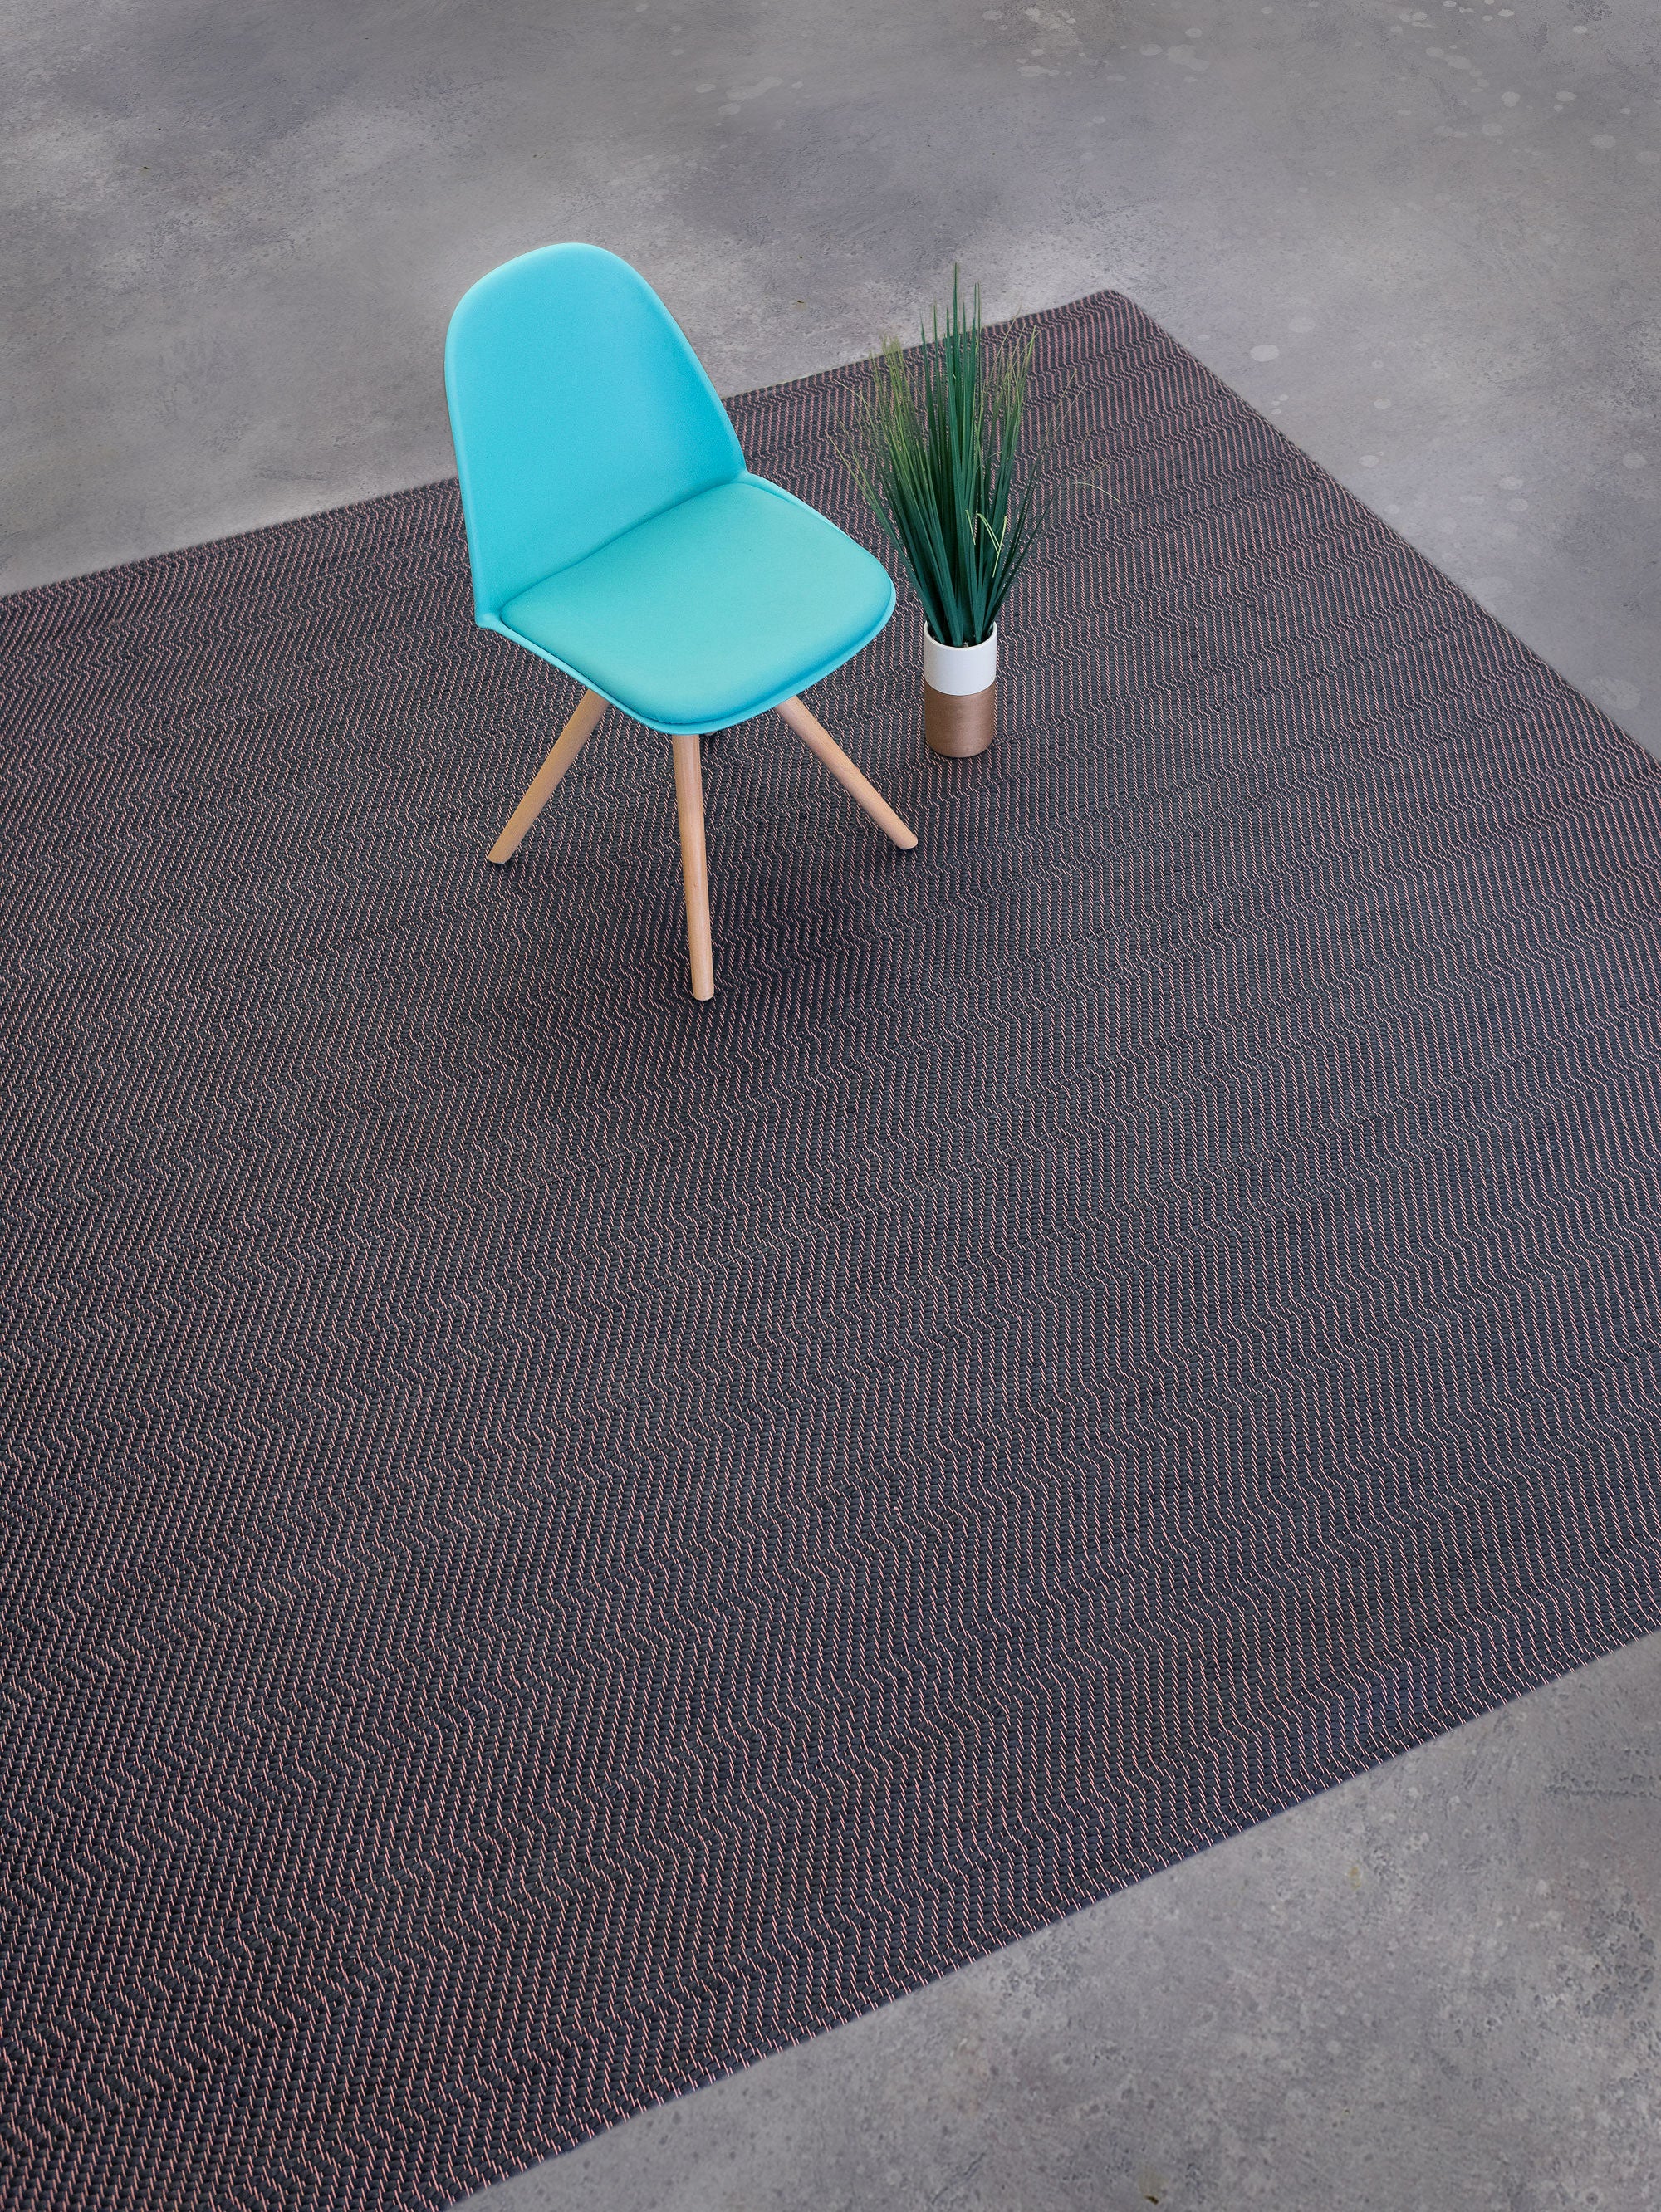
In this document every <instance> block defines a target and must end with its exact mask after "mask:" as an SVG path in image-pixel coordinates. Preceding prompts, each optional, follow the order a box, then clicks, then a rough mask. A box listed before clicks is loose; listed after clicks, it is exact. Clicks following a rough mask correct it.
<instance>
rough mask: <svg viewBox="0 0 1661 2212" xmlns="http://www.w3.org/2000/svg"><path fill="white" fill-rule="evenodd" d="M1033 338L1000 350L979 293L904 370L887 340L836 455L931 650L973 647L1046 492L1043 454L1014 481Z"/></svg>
mask: <svg viewBox="0 0 1661 2212" xmlns="http://www.w3.org/2000/svg"><path fill="white" fill-rule="evenodd" d="M1033 343H1034V342H1033V340H1032V338H1031V337H1028V338H1027V339H1026V340H1025V343H1003V344H1000V343H998V342H997V341H996V340H995V339H993V338H991V337H988V336H987V334H986V332H985V331H983V328H982V326H981V290H980V286H979V285H978V284H977V286H976V287H975V289H974V294H973V301H972V305H970V306H968V307H965V304H964V299H963V295H962V291H961V288H960V286H959V283H958V271H957V269H956V267H955V266H954V267H953V269H952V307H951V312H950V313H949V315H948V316H947V318H946V327H945V329H944V330H942V329H941V327H940V309H939V307H938V306H937V307H935V309H934V331H933V334H932V336H931V334H930V331H929V330H928V327H927V325H925V327H924V329H923V331H922V349H921V350H920V352H919V353H918V354H917V355H916V356H914V358H913V359H912V360H910V361H908V360H907V358H906V356H905V354H904V351H903V350H902V349H901V347H900V345H899V343H898V341H897V339H894V338H888V339H885V341H884V343H883V345H882V349H881V350H880V352H879V353H877V354H876V355H874V356H873V358H872V362H871V384H870V387H869V389H868V390H867V392H865V393H864V394H862V395H861V399H860V401H859V402H858V404H857V408H856V411H855V419H854V422H853V426H852V430H851V433H850V435H849V437H848V438H847V440H846V441H845V443H844V453H845V455H846V458H847V460H848V463H849V467H850V468H851V470H852V471H853V474H854V477H855V480H856V482H857V483H858V484H859V487H860V489H861V492H862V493H863V494H864V495H865V497H866V499H867V501H868V502H869V504H870V507H871V510H872V512H873V514H874V515H875V516H876V518H877V520H878V521H879V523H880V524H881V526H882V527H883V529H884V531H885V533H886V534H887V536H888V537H889V538H891V540H892V541H893V544H894V545H895V546H896V548H897V550H898V551H899V553H900V554H901V556H902V557H903V558H904V562H905V565H906V568H907V569H908V571H909V572H910V577H911V581H912V584H913V586H914V587H915V588H916V594H917V597H918V599H920V600H921V601H922V611H923V617H924V619H925V621H926V622H927V623H928V627H929V629H931V630H932V631H933V633H934V636H935V638H936V640H937V641H939V642H940V644H941V645H958V646H963V645H978V644H980V643H981V641H982V640H983V639H984V638H987V637H989V636H990V635H991V634H992V626H993V624H994V623H995V622H996V621H997V619H998V610H999V608H1000V607H1001V606H1002V605H1003V603H1004V600H1005V599H1007V597H1008V595H1009V592H1010V589H1011V587H1012V586H1013V584H1014V582H1015V581H1016V579H1017V578H1018V577H1019V574H1020V573H1021V570H1022V569H1023V568H1025V565H1026V562H1027V559H1028V557H1029V556H1030V555H1031V551H1032V548H1033V544H1034V543H1035V541H1036V539H1037V536H1038V533H1039V532H1040V530H1041V529H1042V527H1043V524H1044V522H1045V520H1047V519H1048V516H1049V513H1050V506H1051V504H1052V500H1053V491H1052V488H1051V487H1050V483H1049V482H1048V480H1047V472H1046V469H1045V465H1044V464H1045V462H1046V460H1047V459H1048V450H1049V449H1048V446H1047V444H1046V445H1045V446H1043V447H1040V448H1039V450H1038V451H1037V453H1036V454H1035V455H1034V456H1033V458H1032V460H1031V464H1030V465H1028V466H1027V467H1026V468H1025V471H1022V472H1021V473H1020V475H1019V480H1018V475H1017V459H1018V454H1019V447H1020V442H1021V430H1022V426H1023V423H1024V422H1025V417H1026V406H1027V397H1028V392H1029V389H1030V385H1031V373H1032V349H1033Z"/></svg>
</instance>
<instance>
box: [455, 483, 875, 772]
mask: <svg viewBox="0 0 1661 2212" xmlns="http://www.w3.org/2000/svg"><path fill="white" fill-rule="evenodd" d="M893 605H894V586H893V585H892V583H891V581H890V580H889V576H888V572H887V570H886V569H885V568H884V567H883V566H882V564H881V562H879V561H875V560H873V558H872V556H870V554H868V553H867V552H866V550H864V548H863V547H862V546H860V545H856V544H855V543H854V541H853V539H852V538H849V537H848V536H846V535H845V534H844V533H843V532H842V531H840V530H838V529H837V526H836V525H835V523H833V522H827V521H826V520H825V519H824V516H823V515H822V514H818V513H815V512H814V511H813V509H812V507H804V506H803V505H802V503H801V501H800V500H797V499H793V498H792V497H791V496H790V495H789V493H788V492H786V491H782V490H781V489H779V487H778V486H777V485H776V484H771V483H767V482H766V481H765V480H764V478H762V477H752V476H749V475H745V476H742V477H738V478H736V479H735V480H733V481H732V482H730V483H722V484H717V485H716V486H715V488H714V489H712V490H709V491H704V492H699V493H697V494H696V495H694V496H693V497H692V498H691V499H687V500H683V501H681V503H680V505H679V506H678V507H670V508H669V509H668V511H667V512H666V513H662V514H655V515H654V516H652V518H651V519H650V520H649V521H646V522H642V523H638V524H636V526H635V527H634V528H633V529H632V530H626V531H624V533H623V534H622V536H621V537H619V538H612V539H611V540H610V542H609V543H608V544H605V545H602V546H600V547H599V550H598V551H596V552H593V553H590V554H589V555H588V556H587V558H586V559H584V560H581V561H577V562H573V563H572V564H571V566H570V567H569V568H562V569H560V570H558V571H557V574H554V575H551V576H545V577H544V578H543V580H542V581H541V582H540V583H538V584H532V586H531V587H530V589H529V590H528V591H526V592H520V593H519V595H518V597H517V598H515V599H510V600H508V603H507V605H505V606H503V607H502V610H501V612H500V614H499V616H498V620H499V621H500V622H501V623H502V627H503V628H504V629H506V630H508V632H509V633H510V634H511V635H513V636H514V637H517V638H518V639H519V640H520V641H521V642H523V643H524V644H526V645H528V646H530V647H532V649H533V650H535V651H536V652H538V653H543V654H545V656H546V657H547V658H548V659H551V660H553V661H557V663H558V665H560V666H561V667H562V668H564V669H566V670H568V671H569V673H570V674H571V675H573V676H575V677H576V678H578V679H579V681H580V682H581V683H583V684H587V686H588V687H589V688H590V690H595V691H598V692H599V693H600V694H601V695H602V696H604V697H605V698H607V699H610V700H611V702H613V704H615V705H617V706H618V707H621V708H623V710H624V713H625V714H632V715H633V716H634V718H635V720H636V721H640V722H644V723H646V724H647V725H648V726H649V727H651V728H653V729H657V730H666V731H669V732H691V731H700V732H702V731H707V730H721V729H726V728H727V727H728V726H730V725H731V724H733V723H734V722H742V721H745V720H748V719H749V717H750V716H751V715H752V714H762V713H764V712H765V711H766V709H767V708H770V707H776V706H777V704H778V703H779V702H780V701H781V700H782V699H788V698H789V697H791V696H792V695H793V694H794V693H795V692H798V691H801V690H806V687H807V686H808V685H809V684H814V683H817V682H818V679H819V678H821V677H822V676H826V675H829V674H830V672H831V670H832V669H834V668H837V667H839V666H840V665H841V664H842V663H843V661H844V660H846V659H849V656H850V654H853V653H857V652H858V651H859V649H860V647H861V646H862V645H864V644H866V643H867V641H869V640H870V639H872V638H873V637H874V636H875V635H876V634H877V632H878V631H879V629H881V628H882V626H883V624H884V623H885V622H886V621H887V620H888V617H889V615H890V614H891V612H892V611H893Z"/></svg>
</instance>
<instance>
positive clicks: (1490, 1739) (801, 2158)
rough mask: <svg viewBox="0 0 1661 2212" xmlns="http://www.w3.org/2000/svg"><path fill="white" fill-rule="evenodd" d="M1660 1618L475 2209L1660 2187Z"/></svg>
mask: <svg viewBox="0 0 1661 2212" xmlns="http://www.w3.org/2000/svg"><path fill="white" fill-rule="evenodd" d="M1658 1814H1661V1637H1652V1638H1649V1639H1648V1640H1647V1641H1646V1642H1645V1643H1643V1644H1636V1645H1634V1646H1633V1647H1631V1648H1630V1649H1629V1650H1626V1651H1622V1652H1618V1653H1616V1654H1615V1656H1613V1657H1612V1658H1609V1659H1605V1660H1603V1661H1600V1662H1598V1664H1597V1665H1596V1666H1595V1667H1590V1668H1584V1669H1582V1670H1581V1671H1580V1672H1579V1674H1573V1675H1571V1676H1569V1677H1568V1678H1567V1680H1564V1681H1561V1682H1558V1683H1554V1684H1553V1685H1552V1686H1550V1687H1549V1688H1547V1689H1544V1690H1540V1691H1536V1692H1535V1693H1534V1694H1533V1695H1532V1696H1530V1697H1528V1698H1524V1699H1518V1701H1517V1702H1516V1703H1515V1704H1513V1705H1508V1706H1506V1708H1505V1709H1504V1710H1503V1711H1500V1712H1498V1713H1494V1714H1492V1715H1490V1716H1489V1717H1488V1718H1487V1719H1484V1720H1480V1721H1475V1722H1473V1723H1471V1724H1470V1725H1469V1727H1467V1728H1463V1729H1456V1730H1455V1731H1454V1733H1453V1734H1451V1735H1445V1736H1442V1737H1440V1738H1439V1739H1438V1741H1435V1742H1434V1743H1431V1744H1427V1745H1426V1746H1425V1747H1423V1748H1422V1749H1421V1750H1419V1751H1416V1752H1413V1753H1409V1756H1408V1757H1407V1758H1405V1759H1396V1760H1394V1761H1393V1762H1392V1763H1391V1764H1390V1765H1388V1766H1384V1767H1380V1768H1378V1769H1377V1770H1376V1771H1374V1772H1372V1773H1371V1774H1365V1775H1362V1776H1360V1778H1358V1779H1357V1780H1355V1781H1354V1782H1351V1783H1348V1784H1345V1785H1344V1786H1343V1787H1342V1789H1338V1790H1331V1791H1329V1793H1328V1794H1327V1795H1326V1796H1324V1797H1319V1798H1317V1799H1316V1800H1315V1801H1314V1802H1312V1803H1311V1804H1308V1805H1305V1806H1300V1807H1299V1808H1297V1809H1296V1810H1295V1811H1293V1812H1291V1813H1287V1814H1282V1815H1281V1818H1280V1819H1279V1820H1269V1821H1266V1822H1265V1823H1264V1824H1263V1826H1262V1827H1259V1828H1255V1829H1252V1830H1250V1832H1248V1833H1247V1834H1245V1835H1244V1836H1238V1837H1236V1838H1234V1839H1233V1841H1232V1842H1231V1843H1227V1844H1220V1845H1218V1846H1217V1847H1216V1849H1214V1850H1209V1851H1206V1852H1204V1853H1202V1855H1201V1856H1200V1857H1198V1858H1193V1859H1189V1860H1187V1861H1185V1862H1184V1863H1183V1864H1182V1865H1181V1866H1178V1867H1175V1868H1173V1869H1171V1871H1170V1872H1169V1873H1168V1874H1163V1875H1158V1876H1157V1877H1156V1878H1155V1879H1154V1880H1153V1881H1145V1882H1142V1883H1141V1884H1139V1885H1138V1887H1136V1888H1135V1889H1131V1890H1127V1891H1125V1892H1124V1893H1123V1894H1122V1895H1120V1896H1118V1897H1115V1898H1110V1899H1108V1900H1107V1902H1106V1903H1105V1904H1103V1905H1096V1906H1093V1907H1092V1909H1091V1910H1090V1911H1086V1912H1080V1913H1077V1914H1075V1915H1074V1917H1073V1918H1071V1919H1070V1920H1065V1921H1062V1923H1060V1924H1059V1925H1057V1926H1056V1927H1054V1928H1050V1929H1046V1930H1044V1931H1043V1933H1042V1934H1041V1935H1038V1936H1032V1937H1030V1938H1029V1939H1028V1940H1027V1941H1026V1942H1024V1943H1017V1944H1014V1945H1013V1946H1012V1947H1011V1948H1009V1949H1008V1950H1007V1951H1001V1952H999V1953H998V1954H996V1955H995V1956H994V1957H993V1958H990V1959H987V1960H983V1961H982V1962H981V1964H979V1965H978V1966H970V1967H968V1968H966V1969H965V1970H964V1972H961V1973H958V1974H952V1975H951V1976H949V1977H948V1978H946V1980H944V1981H940V1982H936V1983H935V1984H933V1985H932V1987H930V1988H928V1989H926V1990H920V1991H919V1992H918V1993H917V1994H916V1996H910V1997H906V1998H904V1999H902V2000H901V2002H899V2003H897V2004H892V2005H888V2006H885V2008H884V2009H883V2010H882V2011H880V2012H878V2013H873V2014H870V2015H867V2017H866V2018H865V2019H863V2020H861V2021H855V2022H854V2023H853V2025H852V2026H851V2027H844V2028H839V2029H837V2031H836V2032H835V2033H832V2034H830V2035H824V2036H821V2037H819V2038H818V2039H817V2040H816V2041H814V2042H812V2043H808V2044H805V2045H800V2046H799V2047H798V2048H796V2049H795V2050H793V2051H785V2052H783V2053H782V2054H781V2055H780V2056H779V2057H776V2058H770V2059H766V2060H764V2061H763V2063H761V2064H760V2065H757V2066H753V2067H751V2068H750V2069H749V2070H748V2071H747V2072H745V2073H743V2074H739V2075H733V2076H732V2077H731V2078H730V2079H729V2080H727V2081H721V2082H718V2083H716V2084H715V2086H714V2087H711V2088H709V2089H704V2090H701V2091H699V2092H698V2093H697V2094H696V2095H694V2096H691V2097H686V2098H683V2099H681V2100H679V2101H678V2103H675V2104H672V2105H667V2106H660V2107H659V2108H658V2109H657V2110H656V2111H654V2112H646V2113H642V2115H641V2116H640V2117H639V2118H637V2119H635V2120H631V2121H630V2122H629V2123H628V2124H626V2125H624V2126H623V2127H621V2128H618V2129H615V2130H612V2131H611V2133H610V2134H609V2135H605V2136H600V2137H599V2139H598V2140H597V2141H596V2142H593V2143H590V2144H586V2145H584V2146H583V2147H582V2148H580V2149H577V2150H575V2151H572V2152H570V2153H569V2154H567V2155H566V2156H565V2157H564V2158H557V2159H551V2160H548V2161H547V2163H546V2164H545V2165H544V2166H540V2167H538V2168H537V2169H536V2170H535V2171H534V2172H532V2173H530V2174H527V2175H524V2176H521V2177H520V2179H517V2180H514V2181H512V2182H508V2183H506V2184H504V2185H502V2186H501V2187H499V2188H496V2189H492V2190H487V2191H484V2193H483V2194H482V2195H480V2196H478V2197H472V2198H470V2199H469V2203H468V2212H867V2208H868V2207H872V2206H882V2207H885V2208H887V2207H892V2208H894V2212H1147V2206H1149V2205H1150V2204H1156V2203H1157V2204H1160V2205H1163V2206H1165V2207H1168V2208H1169V2212H1245V2209H1246V2208H1247V2207H1250V2206H1256V2205H1262V2206H1274V2207H1275V2208H1277V2212H1562V2208H1567V2207H1585V2208H1586V2212H1593V2208H1596V2212H1648V2208H1652V2207H1654V2206H1656V2205H1661V1988H1658V1983H1657V1978H1656V1943H1657V1940H1658V1937H1661V1848H1658V1837H1657V1822H1658Z"/></svg>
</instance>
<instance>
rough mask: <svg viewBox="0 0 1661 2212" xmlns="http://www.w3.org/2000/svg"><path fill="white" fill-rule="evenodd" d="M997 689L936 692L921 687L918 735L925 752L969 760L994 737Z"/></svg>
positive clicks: (985, 747)
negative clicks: (924, 739) (926, 749)
mask: <svg viewBox="0 0 1661 2212" xmlns="http://www.w3.org/2000/svg"><path fill="white" fill-rule="evenodd" d="M997 727H998V687H997V685H996V684H988V685H987V687H986V689H985V690H984V691H969V692H964V693H952V692H950V691H937V690H935V689H934V685H933V684H924V685H923V687H922V733H923V735H924V737H925V738H928V744H929V750H931V751H932V752H937V753H939V754H940V755H941V756H942V757H944V758H945V759H946V760H973V758H974V757H975V755H976V754H977V753H983V752H984V751H985V750H986V749H987V747H988V746H989V744H991V742H992V740H993V738H994V737H995V735H996V734H997Z"/></svg>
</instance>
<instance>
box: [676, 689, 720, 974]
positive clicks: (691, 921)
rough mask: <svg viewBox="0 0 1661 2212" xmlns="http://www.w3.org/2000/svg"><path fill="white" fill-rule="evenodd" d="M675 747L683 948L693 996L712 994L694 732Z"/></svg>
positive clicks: (700, 775) (705, 865)
mask: <svg viewBox="0 0 1661 2212" xmlns="http://www.w3.org/2000/svg"><path fill="white" fill-rule="evenodd" d="M672 744H673V745H674V748H675V806H676V809H677V811H678V813H679V815H680V872H681V876H682V878H683V880H684V883H685V885H686V950H687V951H688V953H689V954H690V955H691V963H692V996H693V997H694V998H695V999H713V998H714V997H715V956H714V954H713V952H712V951H711V950H710V945H709V860H708V857H707V856H706V854H705V853H704V849H703V768H702V765H701V763H700V761H699V757H698V740H697V732H696V731H694V732H692V733H691V735H690V736H687V737H678V738H673V739H672Z"/></svg>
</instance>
